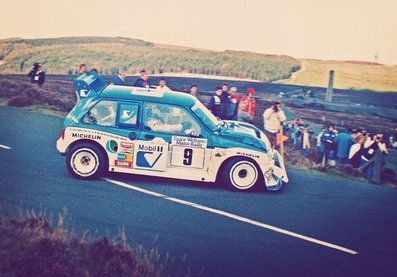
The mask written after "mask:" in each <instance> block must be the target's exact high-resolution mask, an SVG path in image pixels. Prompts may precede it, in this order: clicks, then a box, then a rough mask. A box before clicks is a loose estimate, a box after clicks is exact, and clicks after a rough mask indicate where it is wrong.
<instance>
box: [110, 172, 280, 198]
mask: <svg viewBox="0 0 397 277" xmlns="http://www.w3.org/2000/svg"><path fill="white" fill-rule="evenodd" d="M104 177H106V178H110V179H114V180H118V181H121V182H127V183H131V182H136V183H139V184H144V185H149V186H150V185H158V184H161V185H164V186H168V187H173V188H177V187H187V188H192V189H199V190H209V191H211V190H212V191H223V192H229V193H250V194H252V193H255V194H258V193H267V194H274V193H277V192H275V191H267V190H266V189H264V188H262V187H259V188H256V189H254V190H252V191H234V190H231V189H229V188H228V187H226V185H224V184H221V183H216V182H215V183H213V182H200V181H190V180H181V179H174V178H165V177H154V176H146V175H135V174H128V173H115V172H109V173H107V174H105V176H104ZM280 191H283V189H281V190H280Z"/></svg>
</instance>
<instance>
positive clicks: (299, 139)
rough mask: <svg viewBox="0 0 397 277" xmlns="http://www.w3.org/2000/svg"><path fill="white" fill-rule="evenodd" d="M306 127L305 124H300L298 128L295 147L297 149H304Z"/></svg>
mask: <svg viewBox="0 0 397 277" xmlns="http://www.w3.org/2000/svg"><path fill="white" fill-rule="evenodd" d="M304 129H305V125H303V124H299V125H298V128H297V130H296V132H295V142H294V147H295V149H296V150H302V147H303V131H304Z"/></svg>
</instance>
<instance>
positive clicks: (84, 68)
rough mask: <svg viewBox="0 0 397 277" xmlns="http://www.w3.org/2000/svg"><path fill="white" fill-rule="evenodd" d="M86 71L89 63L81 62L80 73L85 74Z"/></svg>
mask: <svg viewBox="0 0 397 277" xmlns="http://www.w3.org/2000/svg"><path fill="white" fill-rule="evenodd" d="M86 72H87V65H86V64H84V63H82V64H80V67H79V73H80V75H82V74H84V73H86Z"/></svg>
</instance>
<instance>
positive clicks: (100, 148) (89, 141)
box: [65, 139, 109, 166]
mask: <svg viewBox="0 0 397 277" xmlns="http://www.w3.org/2000/svg"><path fill="white" fill-rule="evenodd" d="M84 143H87V144H91V145H93V146H95V147H97V148H98V150H99V151H101V153H102V154H103V157H104V158H105V162H106V165H107V166H109V156H108V154H107V153H106V151H105V149H104V148H103V146H102V145H101V144H100V143H99V142H96V141H93V140H89V139H79V140H76V141H74V142H72V143H71V144H70V145H69V146H68V148H67V149H66V151H65V155H67V154H68V152H69V151H70V149H72V148H73V147H75V146H76V145H78V144H84Z"/></svg>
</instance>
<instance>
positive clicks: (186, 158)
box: [183, 148, 193, 165]
mask: <svg viewBox="0 0 397 277" xmlns="http://www.w3.org/2000/svg"><path fill="white" fill-rule="evenodd" d="M192 161H193V149H191V148H185V151H183V164H184V165H192Z"/></svg>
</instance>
